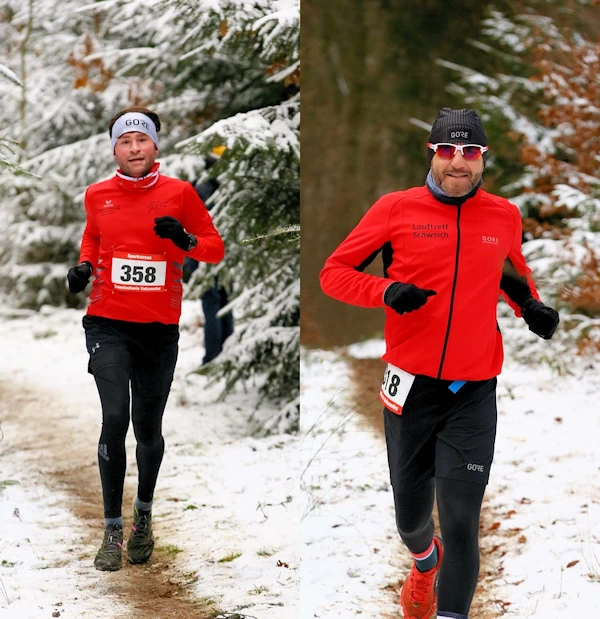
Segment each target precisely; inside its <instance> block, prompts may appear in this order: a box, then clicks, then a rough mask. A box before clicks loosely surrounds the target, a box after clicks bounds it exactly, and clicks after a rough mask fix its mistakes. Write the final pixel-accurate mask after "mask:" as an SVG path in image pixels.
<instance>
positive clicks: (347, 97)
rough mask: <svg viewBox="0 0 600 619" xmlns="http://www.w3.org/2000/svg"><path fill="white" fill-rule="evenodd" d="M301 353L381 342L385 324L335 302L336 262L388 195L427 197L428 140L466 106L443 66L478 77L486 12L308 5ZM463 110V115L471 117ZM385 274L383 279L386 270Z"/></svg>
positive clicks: (423, 2) (468, 1) (349, 3)
mask: <svg viewBox="0 0 600 619" xmlns="http://www.w3.org/2000/svg"><path fill="white" fill-rule="evenodd" d="M301 7H302V50H301V55H302V130H301V140H302V174H301V179H302V180H301V202H302V205H301V213H302V214H301V219H302V243H301V262H302V293H301V294H302V296H301V307H302V312H301V315H302V341H303V343H304V344H305V345H318V346H331V345H342V344H346V343H350V342H353V341H357V340H359V339H362V338H365V337H368V336H370V335H372V334H374V333H377V332H379V333H381V332H382V329H383V312H382V311H377V310H364V309H360V308H355V307H350V306H348V305H344V304H342V303H339V302H337V301H334V300H332V299H329V298H327V297H325V295H324V294H323V293H322V292H321V290H320V286H319V282H318V275H319V271H320V269H321V268H322V267H323V264H324V262H325V260H326V258H327V256H328V255H329V254H330V253H331V252H332V251H333V250H334V249H335V248H336V247H337V245H338V244H339V243H340V242H341V241H342V240H343V239H344V237H345V236H346V235H347V234H348V233H349V232H350V230H351V229H352V228H353V227H354V226H355V225H356V224H357V223H358V221H359V220H360V218H361V217H362V216H363V215H364V213H365V212H366V211H367V210H368V208H369V207H370V206H371V205H372V204H373V202H375V200H376V199H377V198H378V197H380V196H381V195H382V194H384V193H387V192H389V191H397V190H402V189H406V188H408V187H410V186H413V185H422V184H423V183H424V182H425V176H426V173H427V170H428V162H427V154H426V150H427V149H426V141H427V136H428V133H427V131H426V130H424V129H423V128H422V127H418V126H416V125H415V124H413V123H412V122H411V118H412V117H415V118H417V119H420V120H421V121H424V122H426V123H427V122H429V123H431V122H433V120H434V118H435V115H436V112H437V110H438V109H439V108H441V107H443V106H445V105H447V106H450V107H453V106H456V104H457V103H459V102H458V101H457V99H456V98H455V96H454V95H451V94H449V93H448V92H447V91H446V90H445V88H446V86H447V84H448V83H449V81H450V80H451V78H452V76H451V75H450V73H449V71H448V70H447V69H444V68H442V67H440V66H439V65H438V64H437V63H436V60H437V58H439V57H445V58H446V59H447V60H453V61H455V62H460V61H463V62H464V63H465V64H469V63H470V65H469V66H474V64H473V63H474V62H475V61H476V60H477V52H476V51H474V48H469V47H468V46H467V45H466V44H465V38H467V37H469V38H477V35H478V32H479V29H480V22H481V19H482V17H483V16H484V13H485V10H486V8H485V3H482V2H479V1H478V0H477V1H475V0H461V1H460V2H452V3H440V2H439V0H419V1H417V0H329V1H328V2H321V1H320V0H302V4H301ZM460 107H463V106H462V105H460ZM377 263H378V266H377V267H376V269H375V270H371V269H370V271H369V272H372V273H376V274H381V268H380V266H379V265H380V261H379V260H378V261H377Z"/></svg>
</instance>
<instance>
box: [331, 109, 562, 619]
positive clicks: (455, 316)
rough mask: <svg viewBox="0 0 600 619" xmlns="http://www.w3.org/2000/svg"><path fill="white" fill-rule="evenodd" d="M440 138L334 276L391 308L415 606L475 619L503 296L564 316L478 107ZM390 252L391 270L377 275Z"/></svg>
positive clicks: (398, 506)
mask: <svg viewBox="0 0 600 619" xmlns="http://www.w3.org/2000/svg"><path fill="white" fill-rule="evenodd" d="M427 147H428V155H429V161H430V164H431V169H430V171H429V174H428V176H427V181H426V184H425V186H422V187H414V188H412V189H408V190H406V191H398V192H395V193H391V194H387V195H385V196H383V197H382V198H380V199H379V200H378V201H377V202H376V203H375V204H374V205H373V206H372V207H371V209H370V210H369V211H368V212H367V214H366V215H365V216H364V217H363V219H362V220H361V221H360V223H359V224H358V225H357V226H356V228H354V230H352V232H351V233H350V234H349V235H348V237H347V238H346V239H345V240H344V241H343V242H342V244H341V245H340V246H339V247H338V248H337V249H336V250H335V251H334V252H333V254H332V255H331V256H330V257H329V258H328V260H327V262H326V264H325V267H324V268H323V270H322V272H321V286H322V288H323V291H324V292H325V293H326V294H328V295H330V296H332V297H333V298H335V299H338V300H340V301H344V302H345V303H351V304H353V305H358V306H361V307H383V308H384V309H385V312H386V324H385V341H386V353H385V355H384V357H383V359H384V360H385V361H387V363H388V365H387V368H386V371H385V374H384V380H383V384H382V386H381V390H380V398H381V400H382V402H383V403H384V405H385V409H384V420H385V434H386V442H387V448H388V463H389V467H390V478H391V483H392V488H393V492H394V504H395V511H396V524H397V528H398V532H399V534H400V537H401V538H402V541H403V542H404V544H405V545H406V546H407V547H408V549H409V550H410V552H411V554H412V556H413V557H414V560H415V561H414V565H413V568H412V570H411V572H410V574H409V576H408V578H407V580H406V581H405V582H404V585H403V587H402V590H401V593H400V604H401V606H402V610H403V613H404V617H406V618H409V617H410V618H426V619H430V617H434V616H435V612H436V606H437V609H438V610H437V613H438V614H437V616H438V617H446V618H449V617H451V618H454V619H466V618H467V616H468V612H469V608H470V605H471V601H472V598H473V593H474V591H475V586H476V584H477V576H478V573H479V547H478V531H479V514H480V509H481V502H482V499H483V495H484V491H485V486H486V484H487V482H488V478H489V472H490V466H491V463H492V458H493V453H494V440H495V435H496V376H497V375H498V374H499V373H500V371H501V367H502V361H503V351H502V336H501V334H500V330H499V328H498V323H497V321H496V306H497V302H498V296H499V294H500V292H501V291H502V293H503V294H504V296H505V297H506V298H507V300H508V302H509V303H510V305H511V306H512V307H513V309H514V310H515V313H516V315H517V316H522V317H523V318H524V320H525V321H526V322H527V324H528V325H529V329H530V330H531V331H533V332H534V333H536V334H537V335H539V336H541V337H543V338H545V339H549V338H551V337H552V334H553V333H554V331H555V329H556V327H557V325H558V321H559V319H558V314H557V313H556V312H555V311H554V310H553V309H552V308H549V307H547V306H545V305H544V304H543V303H541V302H540V300H539V296H538V293H537V291H536V288H535V285H534V282H533V280H532V278H531V271H530V269H529V268H528V267H527V265H526V263H525V259H524V258H523V255H522V253H521V235H522V231H521V217H520V214H519V211H518V209H517V207H516V206H514V205H513V204H511V203H510V202H509V201H508V200H505V199H504V198H500V197H498V196H494V195H492V194H489V193H487V192H485V191H483V189H481V178H482V173H483V168H484V165H485V160H486V157H487V151H488V143H487V138H486V135H485V132H484V129H483V126H482V124H481V121H480V119H479V116H478V115H477V113H476V112H475V111H473V110H464V109H463V110H451V109H449V108H443V109H442V110H441V111H440V112H439V114H438V116H437V118H436V120H435V122H434V124H433V127H432V130H431V135H430V137H429V142H428V144H427ZM380 251H381V252H382V255H383V262H384V277H376V276H373V275H368V274H366V273H364V272H363V271H364V269H365V268H366V266H367V265H368V264H369V263H370V262H371V261H372V260H373V259H374V258H375V256H376V255H377V254H378V253H379V252H380ZM434 496H437V505H438V514H439V519H440V528H441V532H442V537H443V541H444V546H443V547H442V543H441V540H439V539H438V538H436V537H434V534H433V532H434V525H433V518H432V510H433V502H434ZM442 555H443V561H442ZM436 580H439V582H438V583H437V596H436Z"/></svg>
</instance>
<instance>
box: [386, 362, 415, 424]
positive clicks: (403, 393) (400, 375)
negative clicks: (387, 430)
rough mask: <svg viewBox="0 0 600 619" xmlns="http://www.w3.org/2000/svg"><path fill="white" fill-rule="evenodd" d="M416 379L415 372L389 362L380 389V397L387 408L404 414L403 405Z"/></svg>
mask: <svg viewBox="0 0 600 619" xmlns="http://www.w3.org/2000/svg"><path fill="white" fill-rule="evenodd" d="M414 380H415V377H414V375H413V374H409V373H408V372H405V371H404V370H401V369H400V368H397V367H396V366H395V365H392V364H391V363H388V364H387V367H386V368H385V373H384V375H383V383H382V384H381V389H380V390H379V399H380V400H381V401H382V402H383V404H384V406H385V407H386V408H389V409H390V410H391V411H393V412H394V413H397V414H398V415H401V414H402V407H403V406H404V403H405V402H406V398H407V397H408V392H409V391H410V388H411V387H412V384H413V382H414Z"/></svg>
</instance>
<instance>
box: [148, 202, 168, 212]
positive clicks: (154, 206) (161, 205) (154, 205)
mask: <svg viewBox="0 0 600 619" xmlns="http://www.w3.org/2000/svg"><path fill="white" fill-rule="evenodd" d="M165 208H167V203H166V202H161V201H160V200H154V201H153V202H150V204H148V212H149V213H156V212H157V211H162V210H163V209H165Z"/></svg>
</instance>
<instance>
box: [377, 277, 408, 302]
mask: <svg viewBox="0 0 600 619" xmlns="http://www.w3.org/2000/svg"><path fill="white" fill-rule="evenodd" d="M408 285H409V284H403V283H402V282H393V283H391V284H390V285H389V286H388V287H387V288H386V289H385V292H384V293H383V302H384V303H385V305H387V306H388V307H391V305H390V303H391V301H392V297H393V296H394V294H395V293H396V291H397V290H398V289H400V288H403V287H404V286H408Z"/></svg>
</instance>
